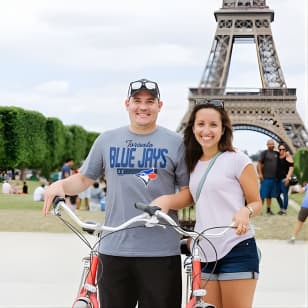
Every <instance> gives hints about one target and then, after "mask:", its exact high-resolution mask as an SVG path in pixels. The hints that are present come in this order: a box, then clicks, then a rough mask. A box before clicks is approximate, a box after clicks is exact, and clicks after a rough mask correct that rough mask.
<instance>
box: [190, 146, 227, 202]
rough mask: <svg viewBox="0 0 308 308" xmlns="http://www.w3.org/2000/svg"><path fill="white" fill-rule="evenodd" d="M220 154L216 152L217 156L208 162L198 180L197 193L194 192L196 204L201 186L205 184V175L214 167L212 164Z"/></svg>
mask: <svg viewBox="0 0 308 308" xmlns="http://www.w3.org/2000/svg"><path fill="white" fill-rule="evenodd" d="M220 154H221V152H217V154H216V155H215V156H214V157H213V158H212V159H211V160H210V162H209V164H208V166H207V168H206V170H205V172H204V174H203V176H202V178H201V179H200V182H199V184H198V187H197V191H196V203H197V201H198V199H199V196H200V193H201V189H202V187H203V184H204V182H205V179H206V177H207V175H208V174H209V172H210V170H211V168H212V167H213V165H214V163H215V161H216V159H217V157H218V156H219V155H220Z"/></svg>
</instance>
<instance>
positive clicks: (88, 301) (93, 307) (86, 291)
mask: <svg viewBox="0 0 308 308" xmlns="http://www.w3.org/2000/svg"><path fill="white" fill-rule="evenodd" d="M83 262H84V268H83V273H82V276H81V281H80V286H79V292H78V295H77V298H76V299H75V301H74V303H73V306H72V308H99V303H98V298H97V296H98V295H97V286H96V274H97V268H98V262H99V259H98V255H97V253H95V254H93V255H92V254H91V255H90V257H86V258H83Z"/></svg>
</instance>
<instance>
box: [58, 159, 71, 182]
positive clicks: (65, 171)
mask: <svg viewBox="0 0 308 308" xmlns="http://www.w3.org/2000/svg"><path fill="white" fill-rule="evenodd" d="M73 165H74V160H73V159H72V158H68V159H67V160H66V161H65V163H64V165H63V166H62V168H61V179H65V178H67V177H69V176H70V175H71V174H72V167H73Z"/></svg>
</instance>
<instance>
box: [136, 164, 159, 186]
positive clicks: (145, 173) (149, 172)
mask: <svg viewBox="0 0 308 308" xmlns="http://www.w3.org/2000/svg"><path fill="white" fill-rule="evenodd" d="M135 175H136V176H137V177H138V178H140V179H141V180H142V181H143V183H144V185H145V186H147V185H148V184H149V183H150V181H151V180H155V179H156V177H157V173H156V171H155V169H154V168H150V169H145V170H142V171H140V172H138V173H136V174H135Z"/></svg>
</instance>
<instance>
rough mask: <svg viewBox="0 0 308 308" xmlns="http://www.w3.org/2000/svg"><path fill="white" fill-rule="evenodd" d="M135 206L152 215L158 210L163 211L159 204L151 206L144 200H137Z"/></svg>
mask: <svg viewBox="0 0 308 308" xmlns="http://www.w3.org/2000/svg"><path fill="white" fill-rule="evenodd" d="M135 208H136V209H138V210H141V211H143V212H146V213H148V214H149V215H151V216H153V215H155V212H156V211H161V208H160V207H158V206H151V205H148V204H145V203H142V202H136V203H135Z"/></svg>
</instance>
